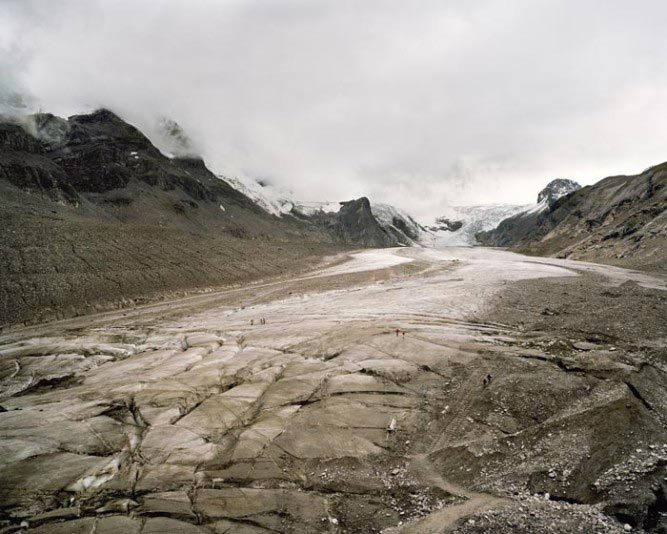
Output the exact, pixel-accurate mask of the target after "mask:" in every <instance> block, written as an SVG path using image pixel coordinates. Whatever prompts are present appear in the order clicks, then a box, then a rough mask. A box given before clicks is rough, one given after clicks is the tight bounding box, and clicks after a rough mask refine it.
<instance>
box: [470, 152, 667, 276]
mask: <svg viewBox="0 0 667 534" xmlns="http://www.w3.org/2000/svg"><path fill="white" fill-rule="evenodd" d="M666 184H667V164H664V163H663V164H661V165H657V166H655V167H651V168H649V169H647V170H646V171H644V172H642V173H641V174H638V175H635V176H612V177H609V178H605V179H604V180H601V181H600V182H598V183H596V184H595V185H592V186H588V187H584V188H582V189H579V190H577V191H574V192H572V193H570V194H568V195H566V196H564V197H562V198H560V199H558V200H557V201H555V202H552V203H551V204H548V205H547V206H546V207H545V208H544V209H543V210H542V211H539V212H526V213H522V214H519V215H516V216H514V217H511V218H509V219H506V220H504V221H503V222H502V223H500V225H499V226H498V228H496V229H495V230H492V231H489V232H482V233H480V234H478V235H477V237H478V239H479V240H480V241H481V242H482V243H483V244H486V245H491V246H510V247H513V248H515V249H516V250H521V251H525V252H529V253H532V254H541V255H554V256H558V257H567V258H574V259H585V260H591V261H601V262H605V263H612V264H620V265H625V266H629V267H635V268H642V269H648V270H659V271H664V270H665V269H666V268H665V265H666V264H667V262H666V261H665V260H666V254H665V250H667V247H666V245H667V213H666V208H667V188H666V187H665V185H666ZM543 202H544V201H543Z"/></svg>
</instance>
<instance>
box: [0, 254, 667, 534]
mask: <svg viewBox="0 0 667 534" xmlns="http://www.w3.org/2000/svg"><path fill="white" fill-rule="evenodd" d="M341 260H342V258H341V257H334V258H332V260H331V263H330V264H329V266H325V267H322V268H321V269H319V270H317V271H314V272H311V273H309V274H305V275H304V274H301V275H297V276H294V277H292V278H286V279H281V280H278V281H268V282H262V283H256V284H252V285H248V286H245V287H243V288H236V289H229V290H225V291H220V292H215V293H208V294H204V295H198V296H194V297H189V298H187V299H181V300H179V301H173V302H167V303H165V302H162V303H159V304H154V305H150V306H144V307H141V308H135V309H131V310H123V311H116V312H110V313H106V314H100V315H94V316H88V317H80V318H76V319H71V320H67V321H60V322H57V323H51V324H46V325H42V326H38V327H31V328H25V329H19V330H15V331H13V332H9V333H6V334H4V335H2V336H0V406H1V409H0V480H1V481H2V483H1V484H0V514H1V515H0V521H1V522H2V523H0V528H2V527H6V530H5V531H7V532H13V531H16V530H19V529H21V528H23V529H24V530H26V529H28V530H29V531H30V532H55V533H63V534H64V533H73V532H81V533H92V532H95V533H97V534H100V533H102V532H137V533H139V532H141V533H143V534H148V533H158V532H186V533H187V532H193V533H195V532H213V533H226V532H229V533H232V532H233V533H242V534H259V533H268V532H299V533H301V532H332V533H333V532H359V533H370V532H387V533H394V532H395V533H398V532H401V533H409V532H418V533H429V532H433V533H436V532H437V533H440V532H457V533H473V532H479V533H481V532H494V533H503V532H508V533H509V532H624V531H627V529H631V530H632V531H637V532H638V531H641V530H642V529H645V530H650V531H656V532H658V531H660V530H659V529H660V528H665V527H666V526H667V525H665V515H664V514H665V512H666V509H667V505H666V503H665V489H666V488H665V486H666V485H667V484H666V483H665V476H666V473H665V466H666V465H667V431H666V427H665V416H666V415H667V379H666V378H667V377H666V374H667V354H666V347H667V332H666V331H665V325H664V318H665V317H667V292H666V290H667V281H666V280H665V279H664V278H661V277H659V276H650V275H648V274H645V273H638V272H633V271H627V270H623V269H619V268H615V267H608V266H602V265H595V264H587V263H580V262H574V261H568V260H557V259H551V258H534V257H526V256H521V255H518V254H513V253H510V252H504V251H498V250H490V249H482V248H449V249H419V248H404V249H383V250H369V251H364V252H360V253H356V254H353V255H351V256H350V257H349V258H348V259H347V261H341Z"/></svg>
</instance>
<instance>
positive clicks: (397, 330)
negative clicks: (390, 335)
mask: <svg viewBox="0 0 667 534" xmlns="http://www.w3.org/2000/svg"><path fill="white" fill-rule="evenodd" d="M399 332H400V330H399V329H398V328H397V329H396V337H398V333H399Z"/></svg>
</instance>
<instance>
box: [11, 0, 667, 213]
mask: <svg viewBox="0 0 667 534" xmlns="http://www.w3.org/2000/svg"><path fill="white" fill-rule="evenodd" d="M665 20H667V3H665V2H664V1H651V0H643V1H642V0H639V1H635V2H628V1H626V0H588V1H575V0H572V1H565V0H561V1H553V0H531V1H530V2H528V1H525V0H524V1H512V0H508V1H499V0H489V1H484V0H479V1H471V2H464V1H457V2H455V1H443V0H438V1H428V0H424V1H420V2H405V1H399V0H397V1H380V0H365V1H363V2H359V1H356V2H355V1H346V0H336V1H327V2H325V1H318V0H304V1H297V0H293V1H286V0H275V1H241V0H238V1H234V0H229V1H213V0H210V1H204V0H200V1H188V2H185V1H173V0H164V1H149V0H144V1H138V0H113V1H112V0H106V1H103V0H78V1H73V0H60V1H58V2H54V1H50V0H43V1H25V0H20V1H19V0H2V1H0V105H2V106H3V107H4V109H5V111H6V110H7V109H8V108H13V109H17V108H18V109H20V111H22V112H30V111H35V110H39V109H41V110H43V111H50V112H52V113H55V114H58V115H62V116H68V115H71V114H74V113H80V112H85V111H90V110H92V109H95V108H98V107H108V108H109V109H111V110H113V111H115V112H116V113H118V114H119V115H120V116H121V117H123V118H124V119H126V120H128V121H129V122H132V123H133V124H135V125H136V126H138V127H139V128H140V129H142V130H143V131H145V132H146V133H147V134H148V135H149V136H150V137H152V138H153V139H155V140H156V142H159V139H158V138H157V137H156V126H157V124H158V123H159V121H160V120H161V119H163V118H164V117H168V118H170V119H173V120H175V121H177V122H178V123H179V124H180V125H181V126H182V128H183V129H184V131H185V132H186V133H187V135H188V137H189V138H190V140H191V145H192V147H193V150H196V151H197V152H198V153H201V155H202V156H203V157H204V158H205V159H206V161H207V163H208V164H209V166H210V167H211V168H212V169H213V170H215V171H216V172H220V173H223V174H229V175H235V176H242V177H245V178H248V179H254V178H258V179H262V180H266V181H268V182H270V183H272V184H274V185H276V186H278V187H281V188H284V189H290V190H292V191H293V192H294V195H295V197H296V198H299V199H302V200H336V199H346V198H351V197H356V196H360V195H367V196H369V197H370V198H371V199H372V200H374V201H377V202H389V203H393V204H395V205H397V206H400V207H402V208H405V209H407V210H409V211H411V212H412V213H413V214H414V215H416V216H417V217H420V218H422V219H426V218H429V217H432V216H435V215H437V214H438V213H439V211H440V210H441V209H442V206H445V205H460V204H479V203H488V202H511V203H526V202H531V201H534V199H535V197H536V195H537V192H538V191H539V190H540V189H541V188H542V187H543V186H544V185H545V184H546V183H547V182H548V181H549V180H551V179H552V178H556V177H564V178H572V179H576V180H578V181H579V182H581V183H584V184H586V183H592V182H594V181H596V180H598V179H600V178H602V177H604V176H607V175H611V174H621V173H633V172H639V171H641V170H642V169H644V168H645V167H648V166H649V165H652V164H656V163H659V162H662V161H664V160H667V143H666V141H667V121H664V120H661V119H662V118H663V117H665V116H666V115H667V64H666V63H667V61H666V59H667V52H666V51H667V32H665V30H664V26H665V24H664V22H665Z"/></svg>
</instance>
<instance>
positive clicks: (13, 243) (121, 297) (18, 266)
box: [0, 110, 398, 326]
mask: <svg viewBox="0 0 667 534" xmlns="http://www.w3.org/2000/svg"><path fill="white" fill-rule="evenodd" d="M0 199H2V200H1V201H0V326H2V325H3V324H10V323H17V322H22V321H26V320H30V321H32V320H45V319H51V318H56V317H61V316H63V315H67V316H70V315H75V314H78V313H82V312H88V311H91V310H93V309H98V308H100V307H106V306H113V305H116V304H118V303H125V304H127V303H128V302H130V303H131V302H133V301H137V300H142V299H144V298H146V297H149V296H150V297H152V296H155V295H156V293H168V292H172V291H181V290H190V289H193V288H203V287H208V286H211V285H219V284H222V283H234V282H240V281H244V280H250V279H254V278H258V277H262V276H266V275H275V274H279V273H281V272H284V271H286V270H288V269H296V268H303V267H306V266H307V265H306V264H307V263H308V262H309V261H315V258H316V257H317V256H319V255H321V254H322V253H323V252H327V251H330V250H337V249H340V247H341V246H351V245H353V246H387V245H395V244H397V243H398V242H397V241H396V240H395V239H393V238H392V237H391V236H389V235H387V233H386V232H384V231H382V230H381V229H380V228H378V223H377V221H376V220H375V219H374V218H373V217H372V214H371V212H370V208H369V206H368V202H367V201H366V200H364V199H360V200H358V201H353V202H352V203H351V204H350V205H349V207H348V208H346V209H345V210H344V211H343V210H341V214H340V215H338V216H337V217H335V218H333V219H331V220H327V221H313V220H306V219H301V218H298V217H294V216H287V217H275V216H273V215H271V214H269V213H267V212H266V211H265V210H264V209H262V208H261V207H260V206H258V205H257V204H256V203H255V202H254V201H253V200H252V199H250V198H249V197H248V196H246V195H244V194H243V193H241V192H239V191H238V190H237V189H235V188H234V187H232V186H231V185H230V184H228V183H227V182H226V181H224V180H221V179H219V178H218V177H217V176H215V175H214V174H213V173H212V172H211V171H209V169H208V168H207V167H206V165H205V164H204V162H203V161H202V160H201V159H199V158H196V157H167V156H165V155H164V154H163V153H162V152H160V151H159V150H158V149H157V148H156V147H155V146H154V145H153V144H152V143H151V142H150V141H149V139H148V138H147V137H146V136H144V135H143V134H142V133H141V132H139V131H138V130H137V129H136V128H134V127H133V126H131V125H129V124H127V123H126V122H124V121H123V120H121V119H120V118H119V117H117V116H116V115H114V114H113V113H112V112H110V111H107V110H99V111H96V112H94V113H91V114H87V115H76V116H72V117H70V118H69V119H62V118H59V117H55V116H53V115H50V114H39V115H34V116H30V117H28V118H26V119H24V120H23V121H22V123H21V124H18V123H14V122H4V123H0ZM320 223H325V224H320Z"/></svg>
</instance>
